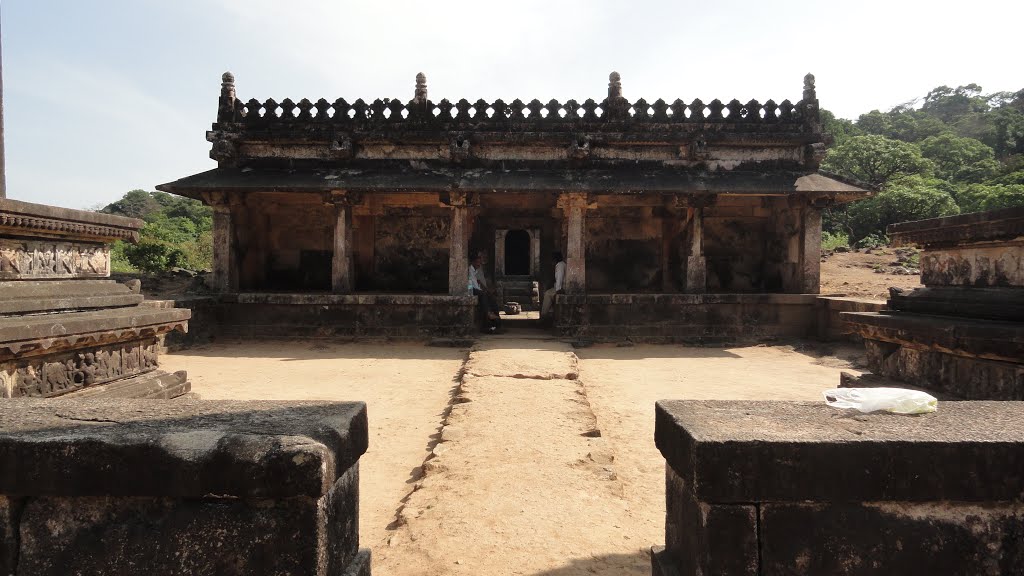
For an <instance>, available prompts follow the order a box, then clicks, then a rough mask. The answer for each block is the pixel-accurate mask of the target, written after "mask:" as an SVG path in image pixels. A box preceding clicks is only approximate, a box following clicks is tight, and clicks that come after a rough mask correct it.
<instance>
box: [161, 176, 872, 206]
mask: <svg viewBox="0 0 1024 576" xmlns="http://www.w3.org/2000/svg"><path fill="white" fill-rule="evenodd" d="M157 189H158V190H162V191H164V192H171V193H175V194H181V195H183V196H189V197H193V198H202V194H203V193H205V192H212V191H219V192H229V193H232V192H234V193H246V192H250V191H253V192H255V191H259V192H291V193H303V192H306V193H319V192H329V191H331V190H347V191H352V192H370V193H373V192H377V193H388V192H445V191H449V190H463V191H466V192H496V193H501V192H538V193H539V192H565V191H580V192H590V193H595V194H618V195H628V194H684V195H686V194H734V195H754V196H784V195H792V194H828V195H830V196H832V197H833V198H834V199H835V200H836V201H840V202H844V201H850V200H855V199H858V198H861V197H863V196H866V195H868V194H869V193H870V192H869V191H868V190H864V189H863V188H859V187H856V186H852V185H850V184H846V183H844V182H840V181H838V180H836V179H833V178H830V177H827V176H824V175H821V174H813V173H812V174H807V173H801V172H797V171H785V170H778V171H773V172H745V171H733V172H729V171H725V172H716V173H711V174H701V173H694V172H687V171H681V170H673V169H670V168H657V169H646V170H637V169H632V168H622V169H584V170H573V169H528V168H527V169H518V170H491V169H453V168H448V169H445V170H429V171H422V170H414V169H412V168H407V169H404V170H394V169H392V170H387V171H380V170H362V169H333V170H331V169H304V170H286V169H266V168H255V169H254V168H215V169H213V170H209V171H207V172H202V173H199V174H195V175H192V176H188V177H185V178H182V179H180V180H177V181H174V182H170V183H166V184H161V185H159V186H157Z"/></svg>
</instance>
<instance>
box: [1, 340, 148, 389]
mask: <svg viewBox="0 0 1024 576" xmlns="http://www.w3.org/2000/svg"><path fill="white" fill-rule="evenodd" d="M156 368H157V344H156V340H155V339H148V340H143V341H134V342H128V343H119V344H110V345H106V346H99V347H91V348H85V349H79V350H70V351H66V352H63V353H60V354H53V355H48V356H39V357H34V358H30V359H23V360H17V361H10V362H6V363H4V365H3V366H0V379H2V380H3V381H5V385H4V388H6V389H7V390H8V392H7V393H8V394H10V395H11V396H13V397H15V398H17V397H43V398H45V397H50V396H60V395H62V394H67V393H68V392H73V391H75V390H77V389H79V388H83V387H85V386H91V385H94V384H102V383H105V382H110V381H113V380H117V379H119V378H125V377H129V376H135V375H137V374H142V373H144V372H149V371H151V370H155V369H156Z"/></svg>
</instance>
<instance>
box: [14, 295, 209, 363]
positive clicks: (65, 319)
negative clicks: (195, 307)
mask: <svg viewBox="0 0 1024 576" xmlns="http://www.w3.org/2000/svg"><path fill="white" fill-rule="evenodd" d="M189 316H190V314H189V311H188V310H182V309H158V308H148V307H128V308H112V309H109V310H94V311H88V312H70V313H66V314H59V315H50V314H46V315H26V316H11V317H5V318H0V361H3V360H8V359H11V358H14V357H15V356H16V355H23V354H25V353H27V352H33V351H39V352H47V351H52V350H48V349H52V348H53V347H54V346H63V347H75V346H76V345H77V344H78V343H80V342H99V341H116V340H128V339H131V338H132V337H138V336H152V335H159V334H162V333H165V332H169V331H171V330H174V329H180V330H184V329H185V327H186V326H187V321H188V318H189ZM39 352H36V353H39Z"/></svg>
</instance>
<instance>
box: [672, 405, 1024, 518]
mask: <svg viewBox="0 0 1024 576" xmlns="http://www.w3.org/2000/svg"><path fill="white" fill-rule="evenodd" d="M655 443H656V445H657V446H658V449H659V450H661V453H662V455H664V456H665V459H666V460H667V462H668V465H669V466H671V467H672V469H673V470H675V471H676V473H677V474H679V476H680V477H682V478H683V480H684V481H685V482H686V483H687V485H688V486H690V487H691V488H690V489H691V490H692V491H693V492H694V494H695V496H696V498H697V499H698V500H701V501H704V502H715V503H749V502H762V501H804V500H810V501H817V502H866V501H910V502H914V501H931V500H951V501H963V502H992V501H1011V500H1019V499H1020V498H1021V494H1024V403H1021V402H944V403H942V404H941V405H940V407H939V410H938V411H937V412H934V413H931V414H924V415H920V416H913V417H907V416H895V415H891V414H887V413H877V414H867V415H861V414H859V413H847V412H843V411H838V410H836V409H834V408H830V407H828V406H826V405H825V404H824V403H823V402H821V403H816V402H727V401H676V400H662V401H660V402H658V403H657V406H656V420H655ZM965 470H969V471H970V473H969V474H965V473H964V471H965ZM922 471H927V473H923V472H922Z"/></svg>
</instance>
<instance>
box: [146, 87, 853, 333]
mask: <svg viewBox="0 0 1024 576" xmlns="http://www.w3.org/2000/svg"><path fill="white" fill-rule="evenodd" d="M609 80H610V81H609V83H608V94H607V97H606V98H604V99H602V100H600V101H595V100H593V99H588V100H585V101H576V100H569V101H566V102H559V101H557V100H550V101H547V102H541V101H540V100H531V101H529V102H524V101H522V100H518V99H516V100H513V101H511V102H505V101H503V100H495V101H492V102H488V101H484V100H476V101H474V102H470V101H469V100H466V99H462V100H459V101H457V102H451V101H449V100H447V99H445V100H440V101H437V102H435V101H433V100H431V99H430V98H429V96H428V93H427V85H426V78H425V76H424V75H422V74H420V75H418V76H417V78H416V88H415V93H414V96H413V98H412V99H411V100H409V101H407V102H403V101H402V100H399V99H378V100H374V101H372V102H366V101H364V100H361V99H360V100H356V101H355V102H351V103H349V102H347V101H346V100H344V99H338V100H335V101H333V102H329V101H327V100H325V99H320V100H317V101H315V102H313V101H310V100H308V99H302V100H299V101H297V102H296V101H293V100H291V99H284V100H282V101H280V102H278V101H276V100H274V99H267V100H264V101H259V100H256V99H249V100H244V99H242V98H239V97H238V96H237V95H236V91H235V79H234V76H233V75H232V74H230V73H225V74H224V76H223V83H222V87H221V95H220V103H219V108H218V113H217V121H216V122H215V123H214V124H213V127H212V129H211V130H210V131H209V132H208V133H207V139H208V140H209V141H210V142H211V143H212V150H211V152H210V156H211V157H212V158H213V159H215V160H217V161H218V167H217V168H215V169H213V170H210V171H207V172H203V173H200V174H195V175H192V176H188V177H185V178H182V179H180V180H177V181H175V182H171V183H167V184H163V185H160V186H158V187H157V188H158V189H160V190H163V191H165V192H171V193H175V194H180V195H184V196H188V197H191V198H196V199H199V200H202V201H203V202H205V203H206V204H209V205H211V206H212V207H213V208H214V210H215V218H214V227H215V230H214V237H215V246H214V254H215V256H214V283H215V285H216V289H217V290H218V291H219V292H220V296H219V298H218V299H217V302H216V304H215V306H216V308H217V309H216V310H215V312H214V314H215V317H216V319H217V322H216V324H217V330H219V331H221V332H224V333H229V334H236V335H251V336H259V335H267V334H271V333H273V334H276V335H283V334H290V335H296V336H299V335H301V336H332V335H345V336H357V337H358V336H386V337H411V338H419V337H452V336H465V335H467V334H469V333H470V332H472V331H473V330H474V314H475V308H474V306H475V303H476V301H475V298H473V297H471V296H469V295H468V294H467V286H466V277H467V271H468V266H469V254H470V253H471V252H472V253H476V252H478V251H481V250H482V251H484V252H486V253H487V254H488V255H489V256H490V258H489V261H490V262H491V263H492V264H491V266H493V268H491V269H488V270H487V273H488V274H489V275H492V277H493V278H494V279H495V281H496V283H497V287H498V290H499V294H500V298H501V301H503V302H504V301H511V300H519V301H521V302H524V303H527V304H528V302H529V298H528V295H529V293H530V292H529V291H530V287H531V286H532V285H533V283H539V284H540V286H541V290H544V289H545V288H548V287H550V286H551V285H552V283H553V268H554V264H555V262H553V261H552V253H553V252H555V251H558V252H561V253H562V254H564V255H565V257H566V278H565V284H566V285H565V294H562V295H559V296H558V297H557V299H556V313H555V326H556V330H557V332H558V334H559V335H560V336H562V337H566V338H575V339H585V340H602V339H609V338H612V337H616V338H622V337H628V338H632V339H637V340H642V341H651V342H691V341H692V342H709V341H720V340H730V339H737V338H740V337H743V338H747V337H750V336H753V337H756V338H773V337H781V336H806V335H809V334H810V333H811V332H813V330H814V322H815V317H816V296H815V295H816V294H817V293H818V289H819V262H820V245H821V240H820V236H821V212H822V209H823V208H825V207H827V206H829V205H830V204H833V203H836V202H847V201H850V200H854V199H857V198H861V197H863V196H865V195H866V194H867V193H868V192H867V191H866V190H865V189H863V188H861V187H858V186H856V185H854V184H851V183H847V182H843V181H840V180H838V179H837V178H835V177H831V176H826V175H824V174H821V173H819V170H818V167H819V163H820V161H821V160H822V158H823V156H824V152H825V146H826V144H827V143H828V142H827V140H828V137H827V136H826V135H825V134H824V133H823V132H822V127H821V121H820V115H819V107H818V100H817V97H816V93H815V86H814V77H813V76H812V75H810V74H808V75H807V77H806V78H805V79H804V87H803V93H802V97H801V98H800V99H799V100H798V101H797V102H796V103H793V102H791V101H790V100H782V101H781V102H776V101H774V100H767V101H765V102H759V101H757V100H751V101H749V102H746V103H742V102H739V101H738V100H731V101H729V102H728V103H723V102H722V101H720V100H717V99H716V100H712V101H710V102H707V103H705V102H703V101H701V100H699V99H696V100H692V101H690V102H684V101H683V100H680V99H676V100H674V101H672V102H667V101H665V100H655V101H651V102H648V101H647V100H644V99H642V98H641V99H637V100H632V101H631V100H627V99H626V98H625V97H624V96H623V90H622V84H621V81H620V76H619V74H618V73H612V74H611V75H610V77H609Z"/></svg>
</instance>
